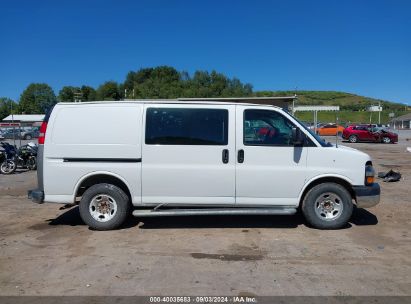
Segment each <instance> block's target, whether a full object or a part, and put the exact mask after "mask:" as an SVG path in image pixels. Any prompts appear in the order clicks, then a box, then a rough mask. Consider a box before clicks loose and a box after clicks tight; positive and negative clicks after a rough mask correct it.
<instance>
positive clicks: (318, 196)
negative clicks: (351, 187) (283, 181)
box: [302, 183, 353, 229]
mask: <svg viewBox="0 0 411 304" xmlns="http://www.w3.org/2000/svg"><path fill="white" fill-rule="evenodd" d="M330 194H332V195H330ZM327 195H328V197H327ZM333 197H335V199H332V198H333ZM329 198H331V201H333V203H334V204H335V203H336V202H338V201H339V203H338V204H336V205H335V206H338V208H339V211H338V212H337V213H335V212H336V211H335V210H336V209H334V208H333V209H331V208H330V209H328V211H330V210H331V212H328V213H327V212H322V211H321V210H322V207H321V206H322V205H321V202H324V200H327V199H329ZM302 212H303V215H304V217H305V219H306V220H307V222H308V223H309V224H310V225H311V226H312V227H314V228H318V229H339V228H342V227H344V226H346V225H347V223H348V221H349V220H350V218H351V215H352V212H353V203H352V198H351V195H350V193H349V192H348V191H347V189H345V188H344V187H343V186H341V185H339V184H335V183H324V184H319V185H317V186H314V187H313V188H312V189H310V191H308V192H307V194H306V195H305V197H304V201H303V204H302ZM320 213H322V214H321V215H320ZM334 213H335V214H334ZM327 214H329V215H330V217H333V218H327V217H326V216H327Z"/></svg>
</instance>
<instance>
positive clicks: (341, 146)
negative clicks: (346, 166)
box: [333, 144, 371, 160]
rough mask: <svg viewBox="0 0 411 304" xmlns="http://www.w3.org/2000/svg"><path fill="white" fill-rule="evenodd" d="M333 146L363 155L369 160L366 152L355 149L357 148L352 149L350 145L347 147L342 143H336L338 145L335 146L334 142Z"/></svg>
mask: <svg viewBox="0 0 411 304" xmlns="http://www.w3.org/2000/svg"><path fill="white" fill-rule="evenodd" d="M333 147H334V148H336V149H339V150H341V151H347V152H350V153H352V154H355V155H358V156H362V157H365V158H367V160H371V157H370V156H369V155H368V154H367V153H365V152H362V151H360V150H357V149H354V148H351V147H347V146H343V145H338V147H336V146H335V144H333Z"/></svg>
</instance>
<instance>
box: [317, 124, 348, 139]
mask: <svg viewBox="0 0 411 304" xmlns="http://www.w3.org/2000/svg"><path fill="white" fill-rule="evenodd" d="M343 131H344V127H343V126H340V125H336V124H328V125H323V126H321V127H319V128H318V129H317V134H318V135H321V136H335V135H337V134H338V135H342V133H343Z"/></svg>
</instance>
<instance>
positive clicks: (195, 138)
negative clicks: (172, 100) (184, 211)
mask: <svg viewBox="0 0 411 304" xmlns="http://www.w3.org/2000/svg"><path fill="white" fill-rule="evenodd" d="M144 111H145V113H144V123H143V125H144V127H145V129H144V131H143V145H142V149H143V151H142V202H143V204H154V205H156V204H162V203H165V204H178V205H196V204H197V205H202V204H211V205H222V204H223V205H230V204H234V203H235V161H236V157H235V106H231V105H227V106H218V107H213V106H212V105H211V106H209V105H182V104H163V105H153V106H151V105H145V109H144Z"/></svg>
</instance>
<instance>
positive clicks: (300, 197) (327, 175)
mask: <svg viewBox="0 0 411 304" xmlns="http://www.w3.org/2000/svg"><path fill="white" fill-rule="evenodd" d="M323 178H324V179H326V178H337V179H341V180H344V181H346V182H347V183H348V184H350V185H352V184H353V182H352V180H351V179H350V178H348V177H347V176H344V175H340V174H319V175H316V176H314V177H312V178H311V179H309V180H308V181H307V182H306V183H305V184H304V187H303V188H302V189H301V191H300V194H299V195H298V201H299V202H301V199H302V198H303V194H304V192H305V190H306V189H307V188H308V187H309V186H310V185H311V184H312V183H314V182H315V181H317V180H319V179H323Z"/></svg>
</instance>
